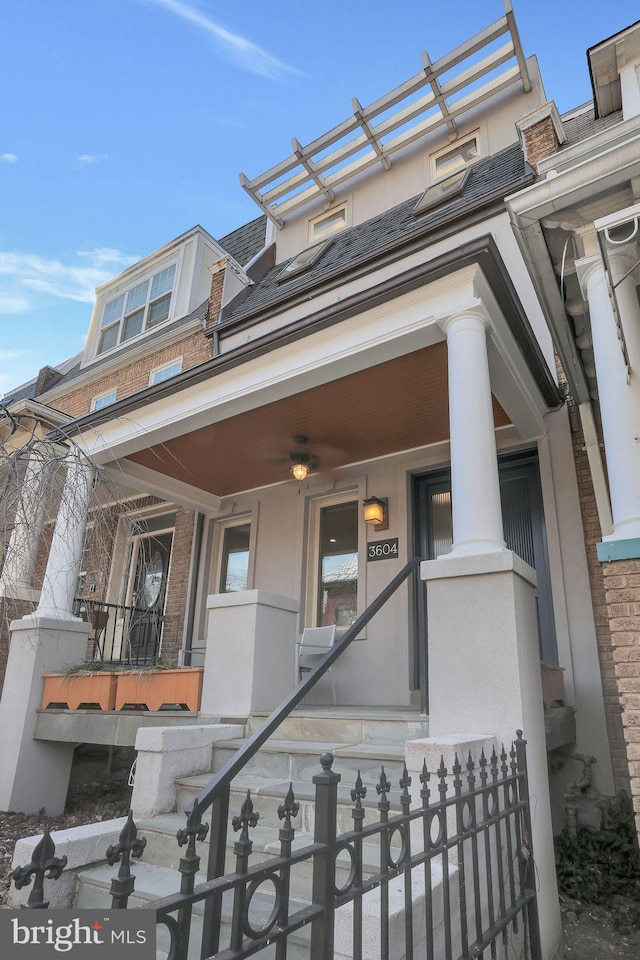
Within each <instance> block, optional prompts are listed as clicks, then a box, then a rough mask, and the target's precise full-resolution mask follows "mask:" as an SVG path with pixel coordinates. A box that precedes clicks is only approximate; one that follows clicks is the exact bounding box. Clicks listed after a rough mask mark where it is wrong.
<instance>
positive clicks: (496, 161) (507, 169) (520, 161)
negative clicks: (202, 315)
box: [219, 143, 534, 327]
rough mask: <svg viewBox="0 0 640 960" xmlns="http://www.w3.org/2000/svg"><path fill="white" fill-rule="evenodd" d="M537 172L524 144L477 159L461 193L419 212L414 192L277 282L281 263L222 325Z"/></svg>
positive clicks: (273, 304) (333, 274)
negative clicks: (306, 267) (299, 272)
mask: <svg viewBox="0 0 640 960" xmlns="http://www.w3.org/2000/svg"><path fill="white" fill-rule="evenodd" d="M533 176H534V175H533V171H532V170H531V168H530V167H528V165H527V164H526V163H525V159H524V154H523V152H522V149H521V147H520V145H519V144H517V143H516V144H513V145H512V146H510V147H507V148H506V149H504V150H502V151H500V152H499V153H497V154H495V155H494V156H492V157H488V158H487V159H486V160H481V161H479V162H478V163H476V164H474V165H473V166H472V167H471V168H470V173H469V178H468V180H467V181H466V184H465V187H464V190H463V192H462V194H461V195H459V196H458V197H456V198H455V199H452V200H450V201H449V202H448V203H444V204H442V205H440V206H438V207H437V208H436V209H434V210H432V211H430V212H429V213H427V214H424V215H422V216H415V215H414V212H413V210H414V207H415V205H416V203H417V200H418V199H419V198H418V197H412V198H411V199H410V200H405V201H403V202H402V203H400V204H398V206H396V207H392V208H391V209H390V210H385V212H384V213H381V214H379V215H378V216H376V217H373V218H372V219H371V220H367V221H366V222H365V223H361V224H358V226H356V227H351V228H350V229H348V230H344V231H343V232H342V233H339V234H337V235H336V236H335V237H334V238H333V241H332V242H331V243H330V244H329V246H328V247H327V249H326V250H325V251H324V253H323V254H322V255H321V256H320V258H319V259H318V261H317V262H316V263H315V264H314V265H313V267H312V268H311V269H310V270H308V271H307V272H305V273H304V274H302V275H300V276H297V277H292V278H291V279H288V280H287V281H286V282H284V283H283V282H278V279H279V278H281V275H282V271H283V269H284V267H285V266H286V264H285V263H284V262H282V263H279V264H277V265H276V266H275V267H273V269H271V270H270V271H269V272H268V273H267V274H266V275H265V276H264V277H263V278H262V280H260V281H259V283H257V284H255V286H253V287H251V288H249V291H248V294H247V296H246V298H245V299H244V300H243V301H242V303H240V304H239V305H238V306H237V307H236V308H235V309H234V310H233V311H232V312H231V313H230V314H228V315H227V316H226V317H225V318H224V320H223V321H222V323H221V324H219V326H220V327H224V326H227V325H229V326H230V325H232V324H236V323H240V322H241V321H243V320H246V319H248V318H249V317H252V316H254V315H255V314H258V313H261V312H263V311H265V310H272V309H275V308H276V307H277V306H278V304H280V303H282V304H284V303H285V302H286V301H288V300H290V299H291V298H292V297H294V296H295V294H297V293H300V292H301V291H305V290H307V289H308V288H313V287H314V286H316V285H317V284H321V283H324V282H328V281H330V280H331V279H333V278H337V277H338V276H340V275H342V274H344V273H345V272H347V271H348V270H350V269H352V268H354V267H356V266H358V265H359V264H361V263H365V262H366V261H368V260H373V259H375V258H376V257H378V256H379V255H381V254H382V253H384V252H386V251H387V250H390V249H392V248H393V247H394V246H396V245H401V244H404V243H405V242H407V241H408V240H410V239H411V238H412V237H414V236H420V235H422V234H425V233H429V232H431V231H433V230H435V229H436V228H437V227H439V226H441V225H443V224H445V223H446V222H448V221H450V220H458V219H459V218H462V217H464V216H465V215H466V214H469V213H472V212H473V211H474V210H476V209H481V208H482V207H484V206H485V205H487V204H488V203H489V202H491V201H492V200H499V199H500V198H502V197H504V196H506V195H507V194H508V193H511V192H513V190H514V189H515V188H516V186H519V185H521V184H522V183H523V182H528V181H529V180H533Z"/></svg>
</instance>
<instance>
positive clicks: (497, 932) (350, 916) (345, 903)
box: [13, 731, 541, 960]
mask: <svg viewBox="0 0 640 960" xmlns="http://www.w3.org/2000/svg"><path fill="white" fill-rule="evenodd" d="M525 747H526V742H525V741H524V740H523V739H522V733H521V731H518V732H517V739H516V740H515V741H514V742H513V744H511V746H510V749H509V750H508V751H507V750H505V749H504V747H503V748H502V750H501V752H500V753H499V754H498V753H497V752H496V751H495V750H494V751H493V752H492V754H491V756H490V757H486V756H485V754H484V752H483V753H482V754H481V755H480V757H479V758H478V757H476V758H473V757H472V756H471V754H469V756H468V757H467V758H465V759H464V763H460V762H459V760H458V757H457V756H456V759H455V763H454V764H453V766H452V768H451V770H447V769H446V767H445V765H444V761H442V762H441V763H440V766H439V768H438V769H437V770H436V771H429V770H427V767H426V764H423V768H422V772H421V774H420V777H419V779H420V783H419V785H418V784H415V785H412V783H411V778H410V777H409V775H408V773H407V770H406V768H405V770H404V774H403V776H402V778H401V779H400V781H399V783H398V784H397V785H396V786H395V787H394V786H393V785H392V784H391V783H390V781H389V780H388V778H387V776H386V774H385V771H384V768H382V770H381V773H380V776H379V779H378V782H377V784H376V787H375V791H376V795H375V798H374V799H375V803H374V804H371V798H370V797H369V799H368V800H367V788H366V787H365V786H363V783H362V780H361V778H360V775H358V777H357V779H356V782H355V784H354V786H353V789H352V790H351V791H350V798H351V819H352V828H351V829H350V830H348V831H346V832H343V833H339V832H338V810H339V804H338V784H339V782H340V780H341V777H340V774H338V773H336V772H334V771H333V769H332V767H333V757H332V756H331V754H324V755H323V756H322V757H321V758H320V766H321V770H320V772H319V773H318V774H317V775H316V776H314V777H313V783H314V785H315V831H314V841H313V843H312V844H309V845H306V846H304V847H302V848H300V849H294V839H295V828H294V826H293V821H294V820H295V818H296V817H297V815H298V812H299V805H298V802H297V801H296V798H295V796H294V794H293V789H292V788H291V787H290V788H289V792H288V794H287V796H286V798H285V799H284V802H283V803H282V804H281V806H280V808H279V810H278V816H279V818H280V820H281V821H282V825H281V827H280V831H279V845H280V849H279V855H278V856H275V857H272V858H270V859H269V860H266V861H262V862H259V863H256V864H250V856H251V853H252V849H253V842H252V840H251V831H252V829H253V828H255V826H256V825H257V823H258V819H259V813H258V812H257V811H256V810H255V809H254V806H253V801H252V799H251V796H250V794H249V793H247V796H246V799H245V801H244V803H243V805H242V809H241V811H240V812H239V814H238V815H237V816H234V817H233V819H232V822H231V825H232V828H233V830H234V831H236V832H237V833H238V834H239V836H238V839H237V840H236V842H235V844H234V848H233V853H234V857H235V870H234V871H233V872H231V873H227V874H225V875H222V876H218V877H215V878H214V879H211V880H208V881H206V882H203V883H196V878H197V874H198V870H199V866H200V857H199V856H198V853H197V843H198V842H202V841H203V840H204V839H205V836H206V834H207V830H208V825H207V824H203V823H202V822H201V815H200V810H199V807H198V803H197V801H194V804H193V806H192V808H191V810H190V811H189V813H188V816H187V823H186V826H185V828H184V829H182V830H180V831H179V832H178V834H177V841H178V844H179V845H180V846H181V847H182V846H186V851H185V853H184V856H183V857H182V858H181V860H180V866H179V871H180V874H181V883H180V892H179V893H176V894H175V895H172V896H170V897H166V898H164V899H162V900H159V901H155V902H154V903H152V904H149V903H145V907H147V908H149V907H152V908H153V909H155V910H156V915H157V922H158V926H159V939H160V940H162V939H163V937H164V939H165V941H166V942H167V950H166V953H167V956H168V958H169V960H186V958H187V955H188V954H189V955H190V956H191V957H194V956H197V952H195V951H196V950H197V944H196V942H195V941H196V938H200V939H201V943H200V945H199V948H200V949H199V952H200V956H201V957H203V958H205V957H215V958H216V960H241V958H244V957H250V956H253V955H254V954H260V953H262V954H263V955H267V956H271V957H275V958H276V960H286V957H287V956H291V955H292V953H294V954H295V956H296V957H300V956H307V957H310V958H313V960H330V958H333V957H334V952H335V953H338V954H339V955H341V956H349V957H353V960H366V958H374V957H375V958H376V960H377V958H378V957H379V958H380V960H391V958H397V960H413V958H414V957H415V958H418V957H420V958H421V957H424V956H426V957H427V960H458V958H464V960H470V958H475V957H489V956H490V957H491V958H492V960H497V958H498V957H502V956H506V955H507V953H508V954H509V956H524V957H528V958H531V960H541V948H540V933H539V924H538V914H537V902H536V890H535V870H534V861H533V850H532V846H531V820H530V808H529V797H528V785H527V767H526V749H525ZM412 786H413V788H414V797H416V801H415V802H413V803H412V796H411V793H410V788H411V787H412ZM418 798H419V799H418ZM215 806H216V802H214V810H213V813H214V817H215V812H216V811H215ZM372 817H373V818H372ZM144 844H145V841H144V839H143V838H140V837H138V836H137V829H136V826H135V824H134V822H133V819H132V817H131V815H129V818H128V821H127V824H126V826H125V827H124V829H123V831H122V834H121V836H120V842H119V843H118V844H117V845H116V846H115V847H110V848H109V850H108V851H107V859H108V861H109V863H112V864H114V863H116V862H120V870H119V873H118V876H117V877H116V878H114V880H113V881H112V887H111V894H112V905H113V906H114V907H122V908H123V907H126V906H127V905H128V902H129V899H130V897H131V895H132V894H133V893H134V876H133V875H132V874H131V858H132V857H134V858H135V857H139V856H141V855H142V853H143V850H144ZM365 848H366V849H367V850H368V851H369V853H368V854H367V855H365ZM371 850H374V851H375V856H374V858H373V859H372V856H371ZM65 862H66V861H65V859H64V858H62V859H60V860H59V859H58V858H56V857H55V848H54V846H53V841H52V839H51V837H50V836H49V835H48V833H45V836H44V837H43V839H42V841H41V842H40V844H39V845H38V848H36V851H35V852H34V857H33V862H32V863H31V864H29V865H28V866H26V867H23V868H18V869H17V870H15V871H14V874H13V876H14V880H15V882H16V886H18V887H21V886H25V885H26V884H28V883H29V882H30V880H31V878H32V877H35V882H34V888H33V890H32V891H31V895H30V897H29V903H28V906H29V907H31V908H43V907H45V908H46V907H47V906H48V903H47V901H46V900H45V899H44V893H43V878H44V876H45V875H46V876H48V877H53V878H55V877H56V876H59V875H60V873H61V872H62V870H63V869H64V866H65ZM340 863H342V880H341V882H339V880H340V878H339V877H338V873H337V865H339V864H340ZM304 864H307V866H309V867H310V869H311V896H310V899H309V901H308V902H306V903H300V902H297V901H296V900H295V899H294V898H293V897H292V896H291V892H290V890H291V881H292V877H293V875H294V873H295V871H296V870H297V869H298V868H299V867H300V866H301V865H304ZM225 901H226V902H225ZM223 907H225V908H227V907H228V909H226V917H225V910H224V909H223ZM196 917H197V922H196ZM203 920H204V922H203ZM190 948H191V949H190Z"/></svg>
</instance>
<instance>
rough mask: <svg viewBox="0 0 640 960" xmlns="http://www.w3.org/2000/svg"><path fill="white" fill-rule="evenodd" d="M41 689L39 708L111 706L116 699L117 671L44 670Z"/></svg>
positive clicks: (108, 708) (103, 708)
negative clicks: (47, 671)
mask: <svg viewBox="0 0 640 960" xmlns="http://www.w3.org/2000/svg"><path fill="white" fill-rule="evenodd" d="M43 679H44V690H43V691H42V708H43V710H46V709H47V707H67V708H68V709H69V710H77V709H78V707H94V708H96V707H97V708H98V709H100V710H114V709H115V703H116V685H117V682H118V675H117V673H107V672H106V671H105V672H100V673H74V674H71V675H69V676H67V675H65V674H64V673H45V674H44V677H43Z"/></svg>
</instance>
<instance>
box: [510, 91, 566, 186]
mask: <svg viewBox="0 0 640 960" xmlns="http://www.w3.org/2000/svg"><path fill="white" fill-rule="evenodd" d="M516 128H517V130H518V135H519V137H520V142H521V144H522V148H523V150H524V155H525V159H526V161H527V163H529V164H531V166H532V167H533V168H534V170H535V171H536V172H537V170H538V164H539V163H540V161H541V160H544V159H545V157H550V156H552V155H553V154H554V153H557V152H558V148H559V147H560V145H561V144H563V143H564V142H565V140H566V139H567V135H566V133H565V132H564V127H563V126H562V120H561V119H560V114H559V113H558V108H557V107H556V105H555V103H554V102H553V100H550V101H549V103H543V104H542V106H541V107H538V108H537V109H536V110H533V111H532V112H531V113H528V114H527V115H526V116H525V117H523V118H522V119H521V120H518V121H517V122H516Z"/></svg>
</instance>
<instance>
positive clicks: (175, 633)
mask: <svg viewBox="0 0 640 960" xmlns="http://www.w3.org/2000/svg"><path fill="white" fill-rule="evenodd" d="M194 520H195V514H194V512H193V510H184V509H180V508H179V509H178V510H177V511H176V526H175V530H174V533H173V544H172V546H171V569H170V571H169V584H168V586H167V602H166V605H165V626H164V630H163V633H162V659H163V660H165V661H166V662H167V663H171V664H172V665H173V664H176V663H177V662H178V650H179V649H180V647H181V646H182V635H183V630H184V621H185V617H186V610H187V603H188V588H189V573H190V570H191V544H192V540H193V529H194Z"/></svg>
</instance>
